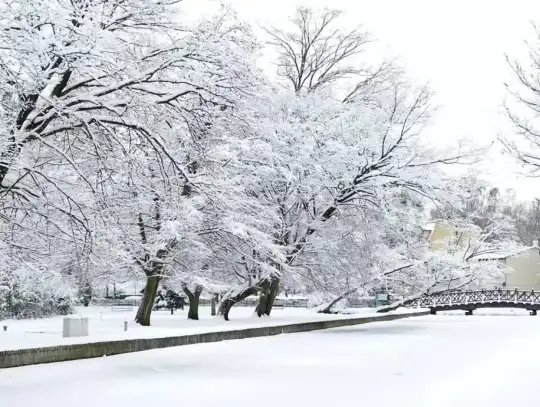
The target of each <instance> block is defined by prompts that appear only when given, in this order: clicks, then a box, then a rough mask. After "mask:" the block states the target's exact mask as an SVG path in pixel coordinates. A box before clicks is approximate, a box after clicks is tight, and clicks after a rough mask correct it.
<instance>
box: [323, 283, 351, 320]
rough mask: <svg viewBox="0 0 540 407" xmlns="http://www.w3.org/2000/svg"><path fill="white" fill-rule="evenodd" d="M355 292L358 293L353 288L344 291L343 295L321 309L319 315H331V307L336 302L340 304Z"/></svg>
mask: <svg viewBox="0 0 540 407" xmlns="http://www.w3.org/2000/svg"><path fill="white" fill-rule="evenodd" d="M356 291H358V288H353V289H352V290H349V291H346V292H345V293H343V294H341V295H340V296H339V297H337V298H336V299H334V300H332V301H331V302H330V303H329V304H327V305H326V306H324V307H322V308H321V309H320V310H319V311H317V312H319V313H320V314H331V313H332V307H333V306H334V305H336V304H337V303H338V302H340V301H341V300H342V299H344V298H346V297H348V296H349V295H351V294H354V293H355V292H356Z"/></svg>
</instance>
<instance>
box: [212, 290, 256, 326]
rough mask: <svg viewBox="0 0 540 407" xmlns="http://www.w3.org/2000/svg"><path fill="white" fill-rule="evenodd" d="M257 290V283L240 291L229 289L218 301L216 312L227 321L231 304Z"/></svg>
mask: <svg viewBox="0 0 540 407" xmlns="http://www.w3.org/2000/svg"><path fill="white" fill-rule="evenodd" d="M259 290H260V288H259V287H258V286H257V285H252V286H249V287H246V288H244V289H242V290H240V291H236V290H233V291H229V292H228V293H227V294H225V295H224V296H223V298H222V299H221V302H220V303H219V308H218V314H219V315H220V316H222V317H223V319H225V321H228V320H229V312H230V310H231V308H232V307H233V305H234V304H236V303H238V302H240V301H242V300H245V299H246V298H247V297H249V296H250V295H253V294H256V293H257V292H258V291H259Z"/></svg>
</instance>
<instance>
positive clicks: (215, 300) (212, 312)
mask: <svg viewBox="0 0 540 407" xmlns="http://www.w3.org/2000/svg"><path fill="white" fill-rule="evenodd" d="M218 302H219V294H212V304H211V307H212V308H211V309H210V315H212V316H213V317H214V316H216V304H217V303H218Z"/></svg>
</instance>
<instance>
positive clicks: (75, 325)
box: [62, 317, 88, 338]
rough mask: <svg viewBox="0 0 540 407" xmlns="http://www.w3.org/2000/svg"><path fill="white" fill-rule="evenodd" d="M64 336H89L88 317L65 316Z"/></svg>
mask: <svg viewBox="0 0 540 407" xmlns="http://www.w3.org/2000/svg"><path fill="white" fill-rule="evenodd" d="M62 336H63V337H64V338H71V337H74V336H88V318H81V317H65V318H64V326H63V329H62Z"/></svg>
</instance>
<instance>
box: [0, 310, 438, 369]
mask: <svg viewBox="0 0 540 407" xmlns="http://www.w3.org/2000/svg"><path fill="white" fill-rule="evenodd" d="M428 314H429V311H425V312H415V313H406V314H386V315H377V316H369V317H357V318H348V319H333V320H325V321H315V322H304V323H296V324H288V325H279V326H265V327H257V328H245V329H236V330H232V331H218V332H207V333H201V334H191V335H182V336H173V337H168V338H142V339H127V340H121V341H109V342H93V343H84V344H74V345H60V346H50V347H46V348H32V349H19V350H8V351H0V369H2V368H8V367H18V366H25V365H36V364H40V363H53V362H64V361H68V360H77V359H88V358H97V357H102V356H111V355H120V354H122V353H130V352H140V351H144V350H151V349H160V348H168V347H172V346H182V345H192V344H197V343H208V342H220V341H228V340H232V339H246V338H257V337H262V336H271V335H279V334H285V333H295V332H308V331H315V330H319V329H329V328H337V327H342V326H350V325H359V324H366V323H369V322H378V321H392V320H396V319H402V318H408V317H413V316H423V315H428Z"/></svg>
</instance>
